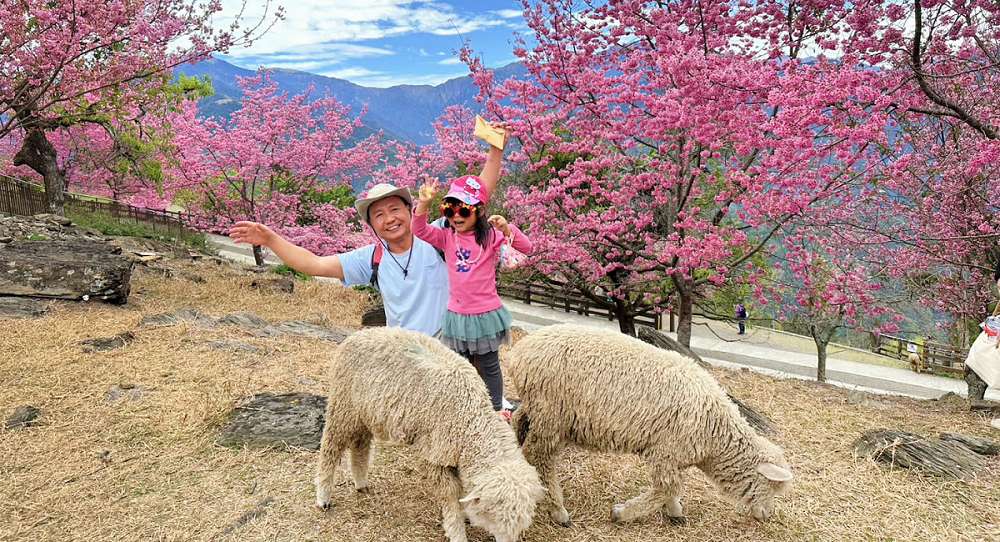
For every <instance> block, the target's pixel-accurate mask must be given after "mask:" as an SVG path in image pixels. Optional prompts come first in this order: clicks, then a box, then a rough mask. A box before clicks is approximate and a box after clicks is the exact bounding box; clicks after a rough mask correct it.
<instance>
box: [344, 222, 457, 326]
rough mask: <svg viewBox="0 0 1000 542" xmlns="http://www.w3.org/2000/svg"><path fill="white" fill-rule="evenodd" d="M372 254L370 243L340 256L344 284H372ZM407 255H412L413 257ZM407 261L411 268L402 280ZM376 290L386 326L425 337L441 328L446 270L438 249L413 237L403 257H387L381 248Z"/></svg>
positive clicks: (400, 255)
mask: <svg viewBox="0 0 1000 542" xmlns="http://www.w3.org/2000/svg"><path fill="white" fill-rule="evenodd" d="M374 252H375V245H374V244H371V245H365V246H363V247H361V248H358V249H355V250H352V251H350V252H345V253H343V254H341V255H340V265H341V267H342V268H343V269H344V284H346V285H348V286H354V285H356V284H368V283H369V282H371V275H372V254H373V253H374ZM410 252H413V256H412V258H411V257H410ZM393 258H395V260H396V261H395V262H394V261H393ZM407 259H409V260H410V265H409V271H408V272H407V274H406V277H405V278H404V277H403V268H404V267H406V262H407ZM378 288H379V290H380V291H381V292H382V302H383V306H384V307H385V320H386V324H387V325H389V326H396V327H401V328H404V329H411V330H413V331H419V332H421V333H426V334H427V335H434V334H436V333H437V332H438V331H439V330H440V329H441V323H442V322H443V321H444V313H445V311H446V310H447V309H448V270H447V268H446V267H445V264H444V260H442V259H441V256H440V255H439V254H438V252H437V250H434V247H432V246H430V245H429V244H427V242H426V241H421V240H420V239H418V238H416V237H414V238H413V247H412V248H410V251H408V252H404V253H403V254H390V253H389V251H388V249H386V248H385V247H384V246H383V247H382V263H380V264H379V266H378Z"/></svg>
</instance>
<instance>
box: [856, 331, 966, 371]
mask: <svg viewBox="0 0 1000 542" xmlns="http://www.w3.org/2000/svg"><path fill="white" fill-rule="evenodd" d="M911 344H912V345H914V346H915V347H916V350H917V355H919V356H920V359H922V360H924V365H926V366H927V367H928V368H930V369H933V370H936V371H941V372H945V373H952V374H957V375H961V374H962V373H963V372H964V371H965V357H966V352H965V351H964V350H961V349H958V348H955V347H954V346H950V345H947V344H941V343H935V342H930V341H928V342H925V343H923V344H921V343H918V342H915V341H911V340H908V339H904V338H902V337H894V336H892V335H879V336H878V337H877V338H876V341H875V346H874V348H872V351H873V352H875V353H876V354H882V355H883V356H889V357H892V358H897V359H902V360H905V359H906V358H907V357H908V356H909V355H910V352H909V349H908V346H909V345H911Z"/></svg>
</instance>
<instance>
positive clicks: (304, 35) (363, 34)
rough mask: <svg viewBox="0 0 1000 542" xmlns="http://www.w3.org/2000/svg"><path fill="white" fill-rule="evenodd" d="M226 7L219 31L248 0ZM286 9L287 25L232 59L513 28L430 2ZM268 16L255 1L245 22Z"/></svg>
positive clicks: (307, 2)
mask: <svg viewBox="0 0 1000 542" xmlns="http://www.w3.org/2000/svg"><path fill="white" fill-rule="evenodd" d="M222 4H223V12H222V14H221V16H220V17H217V20H216V21H214V22H215V25H216V27H218V28H225V27H226V26H227V25H228V24H229V23H231V22H232V21H233V19H234V17H235V16H237V15H238V14H239V13H240V10H241V8H242V7H243V0H222ZM284 8H285V18H284V20H282V21H278V22H277V23H276V24H275V25H274V26H273V27H272V28H271V29H270V31H268V32H267V33H266V34H265V35H264V36H263V37H262V38H261V39H259V40H257V41H256V42H254V43H253V44H252V45H251V46H250V47H247V48H243V49H239V50H233V51H230V52H229V56H231V57H234V58H246V57H261V56H267V55H274V54H278V53H282V52H288V51H295V52H299V51H300V50H303V49H308V48H310V47H320V46H322V44H325V43H329V42H331V41H333V42H338V43H344V42H356V41H365V40H377V39H382V38H387V37H393V36H402V35H406V34H414V33H428V34H434V35H439V36H450V35H455V34H466V33H470V32H474V31H476V30H481V29H484V28H491V27H497V26H509V24H508V23H507V22H505V21H504V20H503V19H502V18H498V17H496V16H493V15H490V14H468V13H459V12H457V11H456V10H455V8H454V7H453V6H451V5H449V4H447V3H444V2H439V1H428V0H297V1H296V2H288V3H286V5H285V6H284ZM272 11H273V8H272ZM263 13H264V4H263V3H258V2H254V1H252V0H251V1H250V2H248V3H247V5H246V9H245V10H244V20H246V21H247V22H252V21H254V20H256V19H259V18H260V17H261V16H262V14H263Z"/></svg>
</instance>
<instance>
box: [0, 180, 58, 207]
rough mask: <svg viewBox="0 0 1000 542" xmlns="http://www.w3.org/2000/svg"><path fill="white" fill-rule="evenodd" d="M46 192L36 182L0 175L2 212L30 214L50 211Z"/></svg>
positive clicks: (0, 204)
mask: <svg viewBox="0 0 1000 542" xmlns="http://www.w3.org/2000/svg"><path fill="white" fill-rule="evenodd" d="M48 209H49V208H48V205H46V203H45V192H43V191H42V189H41V187H40V186H39V185H36V184H31V183H26V182H24V181H21V180H19V179H15V178H13V177H7V176H6V175H0V213H6V214H9V215H22V216H30V215H37V214H39V213H46V212H48Z"/></svg>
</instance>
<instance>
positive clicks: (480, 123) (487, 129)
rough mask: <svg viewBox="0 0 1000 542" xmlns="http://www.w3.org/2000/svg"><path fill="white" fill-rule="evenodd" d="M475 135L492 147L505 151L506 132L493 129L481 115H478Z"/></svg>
mask: <svg viewBox="0 0 1000 542" xmlns="http://www.w3.org/2000/svg"><path fill="white" fill-rule="evenodd" d="M473 134H474V135H475V136H476V137H478V138H479V139H482V140H483V141H485V142H487V143H489V144H490V145H493V146H494V147H496V148H498V149H500V150H503V143H504V141H503V136H504V131H503V130H499V129H496V128H493V127H492V126H490V125H489V124H487V123H486V121H485V120H483V117H480V116H479V115H476V130H475V131H474V132H473Z"/></svg>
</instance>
